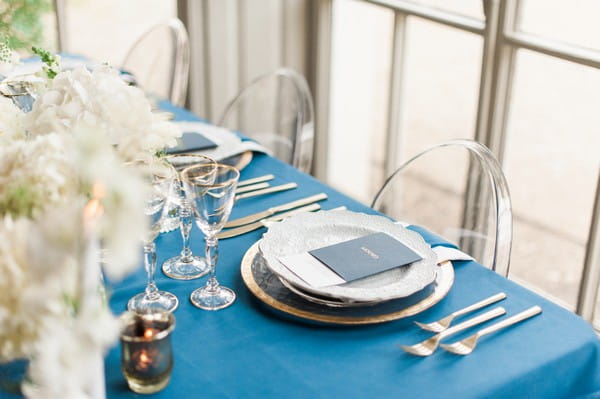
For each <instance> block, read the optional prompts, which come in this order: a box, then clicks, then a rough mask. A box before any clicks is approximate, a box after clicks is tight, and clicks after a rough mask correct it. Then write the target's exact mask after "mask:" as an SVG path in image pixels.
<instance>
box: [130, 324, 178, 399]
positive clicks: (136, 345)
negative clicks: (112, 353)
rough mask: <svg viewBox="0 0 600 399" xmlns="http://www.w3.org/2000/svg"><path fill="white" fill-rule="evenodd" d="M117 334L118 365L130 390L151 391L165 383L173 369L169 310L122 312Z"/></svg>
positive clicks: (171, 326)
mask: <svg viewBox="0 0 600 399" xmlns="http://www.w3.org/2000/svg"><path fill="white" fill-rule="evenodd" d="M122 320H123V322H124V324H125V326H124V329H123V332H122V333H121V368H122V369H123V374H125V378H126V380H127V383H128V385H129V387H130V388H131V390H132V391H134V392H138V393H153V392H157V391H159V390H161V389H163V388H164V387H165V386H167V384H168V383H169V379H170V376H171V370H172V368H173V354H172V350H171V340H170V334H171V332H172V331H173V329H174V328H175V318H174V316H173V315H172V314H170V313H151V314H135V313H126V314H125V315H124V316H123V318H122Z"/></svg>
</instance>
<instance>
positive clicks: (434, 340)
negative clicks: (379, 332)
mask: <svg viewBox="0 0 600 399" xmlns="http://www.w3.org/2000/svg"><path fill="white" fill-rule="evenodd" d="M505 313H506V310H505V309H504V308H503V307H501V306H499V307H497V308H495V309H492V310H490V311H489V312H486V313H484V314H482V315H479V316H476V317H473V318H472V319H469V320H467V321H463V322H462V323H460V324H457V325H455V326H454V327H450V328H449V329H447V330H444V331H442V332H441V333H437V334H435V335H434V336H433V337H431V338H428V339H426V340H425V341H422V342H419V343H418V344H414V345H410V346H408V345H401V348H402V349H404V350H405V351H406V352H408V353H410V354H412V355H416V356H429V355H431V354H433V352H434V351H435V350H436V349H437V347H438V345H439V344H440V341H441V340H442V339H444V338H446V337H447V336H449V335H452V334H454V333H457V332H459V331H462V330H465V329H467V328H470V327H473V326H476V325H477V324H481V323H483V322H486V321H488V320H491V319H493V318H494V317H498V316H502V315H503V314H505Z"/></svg>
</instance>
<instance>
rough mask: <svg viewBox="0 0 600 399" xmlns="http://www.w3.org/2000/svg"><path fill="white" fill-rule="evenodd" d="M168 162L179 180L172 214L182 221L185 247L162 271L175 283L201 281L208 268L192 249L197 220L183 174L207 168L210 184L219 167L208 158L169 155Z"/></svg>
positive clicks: (182, 236) (167, 261)
mask: <svg viewBox="0 0 600 399" xmlns="http://www.w3.org/2000/svg"><path fill="white" fill-rule="evenodd" d="M165 160H166V161H167V162H169V164H171V165H172V166H173V167H174V168H175V170H176V171H177V179H176V180H175V182H174V184H173V190H172V193H171V197H172V203H173V206H172V207H171V209H170V212H174V215H171V217H176V218H177V219H178V220H179V230H180V232H181V238H182V242H183V245H182V249H181V253H180V254H179V255H177V256H174V257H172V258H169V259H167V260H166V261H165V262H164V263H163V265H162V271H163V273H164V274H165V275H166V276H168V277H170V278H173V279H176V280H191V279H195V278H199V277H202V276H204V275H205V274H207V273H208V264H207V263H206V261H205V259H204V258H203V257H201V256H197V255H194V254H193V253H192V250H191V248H190V245H189V243H190V233H191V231H192V223H193V218H194V217H193V210H192V204H191V203H190V201H189V200H188V199H187V198H186V197H185V195H184V193H183V186H182V183H181V175H180V173H181V172H182V171H183V170H184V169H186V168H188V167H190V166H194V165H206V167H207V169H208V170H207V172H208V173H207V174H206V176H205V178H206V181H207V182H210V179H211V178H213V177H214V172H215V170H216V165H217V163H216V162H215V161H214V160H213V159H211V158H209V157H205V156H204V155H198V154H174V155H167V156H166V157H165Z"/></svg>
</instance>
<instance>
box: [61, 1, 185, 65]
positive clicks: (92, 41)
mask: <svg viewBox="0 0 600 399" xmlns="http://www.w3.org/2000/svg"><path fill="white" fill-rule="evenodd" d="M66 14H67V15H66V18H65V19H66V27H65V29H66V35H65V37H66V41H67V42H66V43H65V44H64V45H63V46H64V48H65V50H66V51H68V52H71V53H76V54H81V55H85V56H88V57H90V58H91V59H93V60H97V61H100V62H108V63H110V64H111V65H121V63H122V62H123V59H124V58H125V55H126V53H127V50H128V49H129V47H130V46H131V45H132V44H133V43H134V42H135V41H136V39H137V38H138V37H139V36H141V35H142V34H143V33H144V32H146V31H147V30H148V29H150V28H151V27H152V26H153V25H155V24H157V23H159V22H162V21H164V20H166V19H167V18H170V17H174V16H176V1H175V0H126V1H123V0H78V1H66Z"/></svg>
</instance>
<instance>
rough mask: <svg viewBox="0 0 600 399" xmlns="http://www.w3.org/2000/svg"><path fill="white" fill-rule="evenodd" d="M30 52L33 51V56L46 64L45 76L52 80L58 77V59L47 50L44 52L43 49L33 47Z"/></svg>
mask: <svg viewBox="0 0 600 399" xmlns="http://www.w3.org/2000/svg"><path fill="white" fill-rule="evenodd" d="M31 51H33V54H37V55H39V56H40V58H41V59H42V62H43V63H44V64H46V65H45V66H44V72H46V75H47V76H48V77H49V78H50V79H53V78H54V77H55V76H56V75H58V73H59V72H60V63H59V58H58V57H57V56H56V55H54V54H52V53H51V52H49V51H48V50H44V49H43V48H39V47H35V46H33V47H32V48H31Z"/></svg>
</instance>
